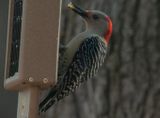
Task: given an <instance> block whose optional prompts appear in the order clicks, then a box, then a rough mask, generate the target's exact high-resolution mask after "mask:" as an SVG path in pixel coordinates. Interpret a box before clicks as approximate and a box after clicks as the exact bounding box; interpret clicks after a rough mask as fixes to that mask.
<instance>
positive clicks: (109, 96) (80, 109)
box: [0, 0, 160, 118]
mask: <svg viewBox="0 0 160 118" xmlns="http://www.w3.org/2000/svg"><path fill="white" fill-rule="evenodd" d="M72 1H73V2H74V3H76V4H77V5H79V6H81V7H83V8H85V9H97V10H101V11H103V12H105V13H106V14H108V15H109V16H110V17H111V19H112V21H113V35H112V37H111V42H110V51H109V55H108V57H107V58H106V61H105V63H104V65H103V67H102V68H101V70H100V71H99V73H98V74H97V75H96V76H95V77H94V78H93V79H90V80H89V81H88V82H87V83H85V84H83V85H82V86H81V87H80V88H79V89H78V90H77V91H76V93H74V94H72V95H70V96H69V97H66V98H65V99H64V100H62V101H60V102H59V103H58V104H56V105H55V106H54V107H52V108H51V109H50V110H49V111H48V112H47V114H45V115H44V116H43V117H45V118H53V116H54V118H160V1H159V0H72ZM68 2H69V0H63V6H62V20H61V43H62V44H66V43H67V42H68V41H69V40H71V39H72V37H74V36H75V35H76V34H78V33H80V32H81V31H83V30H84V29H85V27H84V23H83V21H82V19H81V17H79V16H77V15H76V14H75V13H73V12H72V11H71V10H68V8H67V7H66V5H67V3H68ZM7 5H8V0H0V117H2V116H3V117H4V118H11V117H12V118H15V117H14V116H16V104H17V100H16V95H15V94H13V93H8V92H6V91H4V89H3V83H2V80H3V68H4V51H5V41H6V26H7V24H6V21H7V10H8V9H7V7H8V6H7Z"/></svg>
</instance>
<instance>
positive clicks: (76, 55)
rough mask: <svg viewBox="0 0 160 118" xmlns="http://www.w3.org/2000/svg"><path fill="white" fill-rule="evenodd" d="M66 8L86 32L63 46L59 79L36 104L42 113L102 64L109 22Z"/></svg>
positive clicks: (96, 14) (95, 14)
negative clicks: (83, 24)
mask: <svg viewBox="0 0 160 118" xmlns="http://www.w3.org/2000/svg"><path fill="white" fill-rule="evenodd" d="M68 7H69V8H71V9H72V10H73V11H74V12H76V13H77V14H79V15H80V16H81V17H82V18H83V19H84V21H85V23H86V31H84V32H82V33H80V34H78V35H77V36H76V37H75V38H73V39H72V40H71V41H70V42H69V43H68V44H67V46H66V49H65V51H64V54H63V57H62V59H61V62H60V67H59V70H58V71H59V73H60V76H59V80H58V82H57V84H56V85H55V87H53V88H52V89H51V90H50V92H49V94H48V95H47V97H46V98H45V99H44V100H43V101H42V102H41V103H40V106H39V109H40V112H45V111H46V110H47V109H48V108H50V107H51V106H52V105H53V104H54V103H56V102H57V101H59V100H60V99H62V98H64V97H65V96H68V95H69V94H70V93H72V92H74V91H75V89H76V88H77V87H78V86H79V85H80V84H81V83H82V82H84V81H85V80H87V79H89V78H92V77H93V76H94V75H95V74H96V73H97V71H98V70H99V68H100V66H101V65H102V64H103V62H104V59H105V56H106V54H107V46H108V43H109V40H110V37H111V34H112V22H111V19H110V18H109V17H108V16H107V15H106V14H104V13H102V12H100V11H96V10H83V9H81V8H79V7H78V6H76V5H74V4H72V3H70V4H68Z"/></svg>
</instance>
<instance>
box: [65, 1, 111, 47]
mask: <svg viewBox="0 0 160 118" xmlns="http://www.w3.org/2000/svg"><path fill="white" fill-rule="evenodd" d="M68 7H69V8H70V9H72V10H73V11H74V12H76V13H77V14H79V15H80V16H81V17H82V18H83V19H84V21H85V23H86V28H87V31H88V32H91V33H95V34H98V35H100V36H101V37H103V38H104V39H105V41H106V42H107V44H108V43H109V39H110V37H111V34H112V21H111V19H110V17H109V16H107V15H106V14H105V13H103V12H101V11H98V10H84V9H82V8H80V7H78V6H76V5H75V4H73V3H72V2H70V3H69V4H68Z"/></svg>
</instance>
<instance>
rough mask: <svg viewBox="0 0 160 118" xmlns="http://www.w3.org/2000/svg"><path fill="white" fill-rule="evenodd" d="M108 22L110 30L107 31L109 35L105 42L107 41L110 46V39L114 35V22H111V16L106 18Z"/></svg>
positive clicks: (106, 36)
mask: <svg viewBox="0 0 160 118" xmlns="http://www.w3.org/2000/svg"><path fill="white" fill-rule="evenodd" d="M106 20H107V22H108V30H107V33H106V35H105V40H106V43H107V44H109V40H110V37H111V35H112V21H111V19H110V17H109V16H106Z"/></svg>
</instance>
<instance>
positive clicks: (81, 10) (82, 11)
mask: <svg viewBox="0 0 160 118" xmlns="http://www.w3.org/2000/svg"><path fill="white" fill-rule="evenodd" d="M68 8H70V9H71V10H73V11H74V12H76V13H77V14H79V15H80V16H82V17H83V18H86V17H88V13H87V11H85V10H83V9H82V8H80V7H78V6H76V5H75V4H73V3H72V2H70V3H69V4H68Z"/></svg>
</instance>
